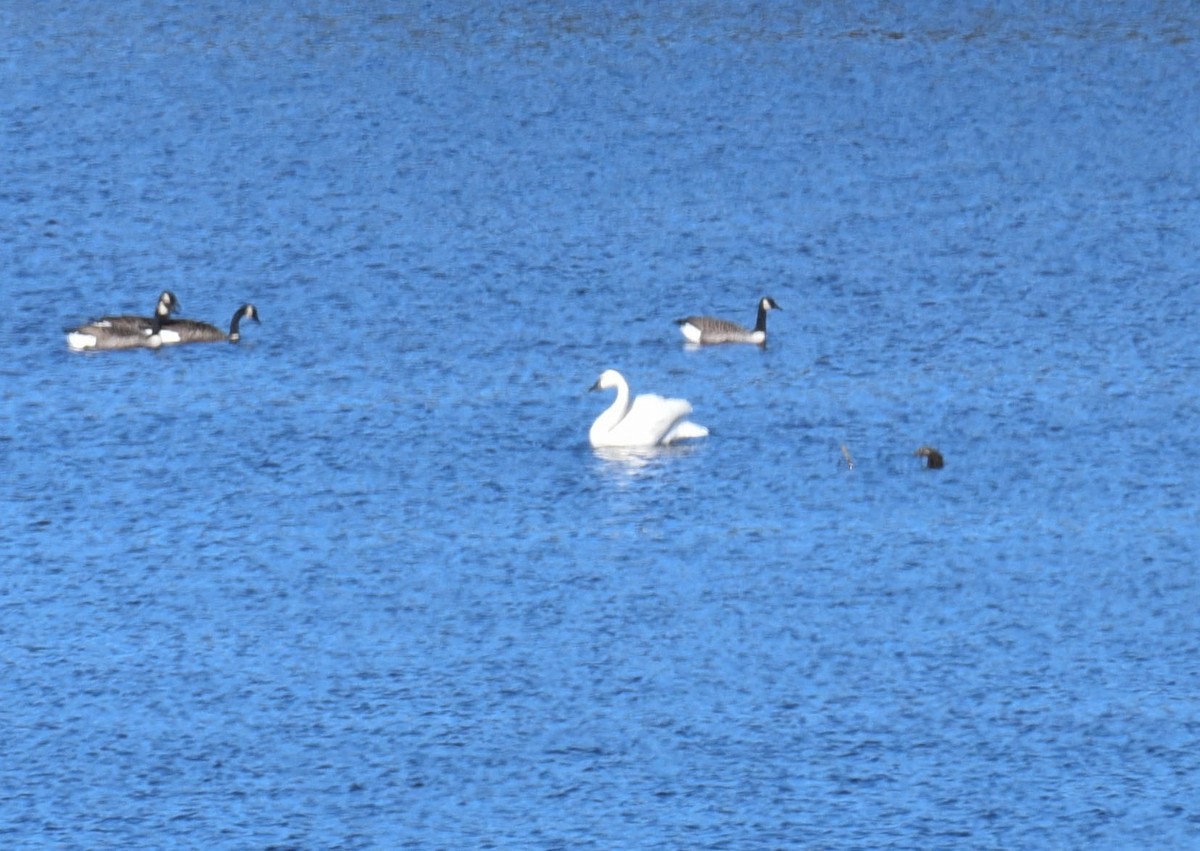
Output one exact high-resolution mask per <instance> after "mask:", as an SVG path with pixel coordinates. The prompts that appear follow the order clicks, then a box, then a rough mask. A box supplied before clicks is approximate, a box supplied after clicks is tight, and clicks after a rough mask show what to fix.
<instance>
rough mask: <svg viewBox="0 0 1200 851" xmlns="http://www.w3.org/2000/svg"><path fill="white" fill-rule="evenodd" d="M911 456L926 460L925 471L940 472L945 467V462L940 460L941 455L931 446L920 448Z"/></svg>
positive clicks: (942, 459)
mask: <svg viewBox="0 0 1200 851" xmlns="http://www.w3.org/2000/svg"><path fill="white" fill-rule="evenodd" d="M913 455H919V456H920V457H922V458H925V459H926V461H925V469H927V470H940V469H942V467H944V466H946V460H945V459H944V458H942V453H940V452H938V451H937V450H936V449H934V448H933V447H932V446H922V447H921V448H920V449H918V450H917V451H916V452H914V453H913Z"/></svg>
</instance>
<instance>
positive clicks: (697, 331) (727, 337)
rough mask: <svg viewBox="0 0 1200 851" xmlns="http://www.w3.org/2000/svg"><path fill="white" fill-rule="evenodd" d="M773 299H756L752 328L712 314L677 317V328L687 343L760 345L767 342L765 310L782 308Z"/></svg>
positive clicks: (764, 297)
mask: <svg viewBox="0 0 1200 851" xmlns="http://www.w3.org/2000/svg"><path fill="white" fill-rule="evenodd" d="M782 309H783V308H781V307H780V306H779V305H777V304H776V303H775V300H774V299H772V298H768V297H766V296H763V297H762V298H761V299H759V301H758V320H757V321H756V322H755V323H754V330H753V331H752V330H750V329H749V328H744V327H743V326H741V325H738V324H737V323H736V322H730V321H729V320H728V319H717V318H716V317H713V316H689V317H687V318H686V319H677V320H676V323H677V324H678V325H679V330H680V331H681V332H683V336H684V337H686V338H687V341H688V342H689V343H697V344H701V345H703V344H706V343H754V344H755V345H758V346H761V345H763V344H764V343H765V342H767V311H768V310H782Z"/></svg>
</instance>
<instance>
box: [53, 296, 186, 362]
mask: <svg viewBox="0 0 1200 851" xmlns="http://www.w3.org/2000/svg"><path fill="white" fill-rule="evenodd" d="M178 309H179V299H177V298H175V294H174V293H173V292H171V291H170V290H163V292H162V294H161V295H160V296H159V297H158V304H157V306H156V307H155V308H154V315H153V316H152V317H149V318H148V317H145V316H133V315H129V314H126V315H122V316H102V317H100V318H99V319H94V320H92V321H91V322H88V323H87V324H86V325H80V326H79V327H78V328H75V329H74V330H72V331H68V332H67V346H68V347H69V348H71V349H73V350H75V351H92V350H102V349H144V348H151V349H154V348H158V346H159V345H161V344H162V337H161V335H160V334H161V332H160V328H161V326H162V324H163V323H164V322H166V321H167V319H168V317H169V316H170V314H171V311H173V310H178Z"/></svg>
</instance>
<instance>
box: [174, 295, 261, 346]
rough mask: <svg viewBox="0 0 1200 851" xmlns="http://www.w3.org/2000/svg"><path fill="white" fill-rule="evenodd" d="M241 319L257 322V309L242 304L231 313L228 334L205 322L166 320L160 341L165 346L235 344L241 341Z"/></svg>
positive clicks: (250, 305)
mask: <svg viewBox="0 0 1200 851" xmlns="http://www.w3.org/2000/svg"><path fill="white" fill-rule="evenodd" d="M243 319H253V320H254V321H255V322H258V321H259V318H258V308H256V307H255V306H254V305H252V304H243V305H242V306H241V307H239V308H238V309H237V310H235V311H234V313H233V319H231V320H230V321H229V333H228V334H226V333H225V332H224V331H222V330H221V329H220V328H218V327H217V326H215V325H209V324H208V323H207V322H197V321H196V320H195V319H168V320H166V321H164V322H163V327H162V341H163V343H164V344H165V345H175V344H177V343H222V342H229V343H236V342H237V341H238V340H240V339H242V331H241V325H242V320H243Z"/></svg>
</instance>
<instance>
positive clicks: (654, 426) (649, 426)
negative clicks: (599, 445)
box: [610, 393, 692, 446]
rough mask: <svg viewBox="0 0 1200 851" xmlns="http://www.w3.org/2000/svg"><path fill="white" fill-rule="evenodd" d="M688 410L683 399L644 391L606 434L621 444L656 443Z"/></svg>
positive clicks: (647, 444) (669, 431) (668, 432)
mask: <svg viewBox="0 0 1200 851" xmlns="http://www.w3.org/2000/svg"><path fill="white" fill-rule="evenodd" d="M691 412H692V406H691V405H689V404H688V402H687V400H685V399H666V398H664V397H662V396H658V395H655V394H654V393H645V394H643V395H641V396H638V397H637V398H635V399H634V400H633V404H632V405H631V406H630V408H629V413H627V414H626V415H625V416H624V418H622V420H621V422H620V423H618V424H617V425H616V427H615V428H613V430H612V432H611V433H610V437H611V438H612V439H614V440H619V441H620V443H621V445H624V446H656V445H657V444H659V443H662V442H663V439H664V438H665V437H667V435H668V434H670V433H671V430H672V429H673V428H674V427H675V426H676V424H677V423H678V422H679V421H680V420H682V419H683V418H684V417H686V416H687V415H688V414H690V413H691Z"/></svg>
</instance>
